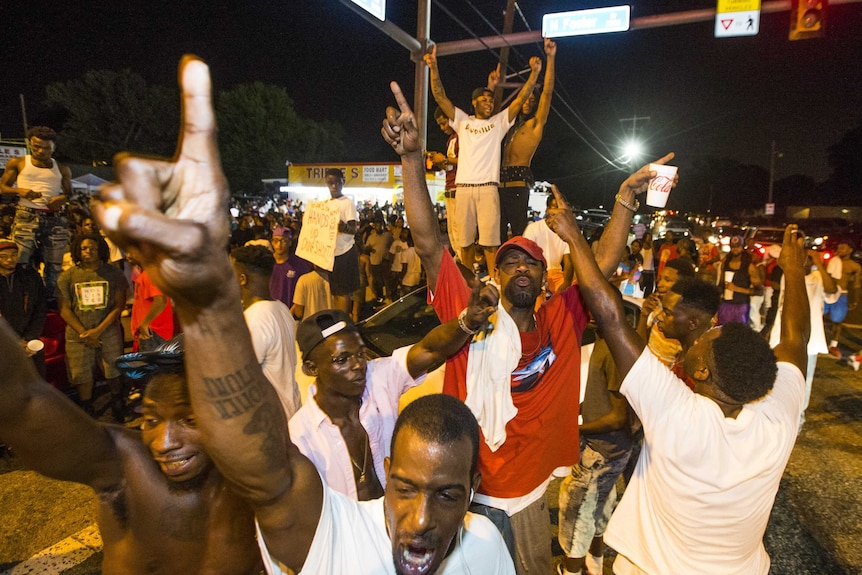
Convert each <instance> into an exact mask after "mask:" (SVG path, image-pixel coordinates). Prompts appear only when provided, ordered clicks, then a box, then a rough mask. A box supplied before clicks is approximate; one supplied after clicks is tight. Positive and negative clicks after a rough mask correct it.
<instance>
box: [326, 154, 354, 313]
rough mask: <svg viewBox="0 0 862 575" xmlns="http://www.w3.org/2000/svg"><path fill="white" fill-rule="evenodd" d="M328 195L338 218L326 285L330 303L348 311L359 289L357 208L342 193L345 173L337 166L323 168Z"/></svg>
mask: <svg viewBox="0 0 862 575" xmlns="http://www.w3.org/2000/svg"><path fill="white" fill-rule="evenodd" d="M324 174H325V176H326V179H325V181H326V187H327V188H329V195H330V199H329V200H327V202H329V203H331V204H333V205H336V206H338V209H339V210H340V213H341V220H340V221H339V222H338V233H337V234H336V237H335V262H334V263H333V267H332V271H331V273H330V274H329V288H330V290H331V292H332V305H333V306H334V307H335V308H337V309H340V310H342V311H344V312H345V313H350V310H351V308H352V302H351V299H352V297H353V292H355V291H356V290H357V289H359V252H358V251H357V250H356V240H355V237H354V236H355V235H356V230H357V225H356V222H357V221H358V220H359V212H357V211H356V204H354V203H353V200H351V199H350V198H348V197H346V196H344V195H343V194H342V190H343V189H344V173H342V171H341V170H339V169H338V168H328V169H327V170H326V172H324Z"/></svg>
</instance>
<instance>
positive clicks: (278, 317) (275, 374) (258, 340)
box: [230, 245, 302, 419]
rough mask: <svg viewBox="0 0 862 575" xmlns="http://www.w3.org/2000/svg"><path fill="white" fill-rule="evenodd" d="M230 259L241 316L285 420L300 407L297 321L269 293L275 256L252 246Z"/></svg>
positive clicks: (236, 252)
mask: <svg viewBox="0 0 862 575" xmlns="http://www.w3.org/2000/svg"><path fill="white" fill-rule="evenodd" d="M230 259H231V261H232V262H233V269H234V272H235V274H236V277H237V280H238V281H239V287H240V295H241V297H242V309H243V316H244V317H245V323H246V325H247V326H248V331H249V333H250V334H251V343H252V345H253V346H254V353H255V355H256V356H257V361H258V363H260V367H261V368H263V373H264V375H266V378H267V379H268V380H269V382H270V383H271V384H272V386H273V387H274V388H275V391H277V392H278V397H279V399H281V405H282V407H284V415H285V417H287V418H288V419H290V418H291V417H292V416H293V414H294V413H296V412H297V410H298V409H299V408H300V406H301V405H302V403H301V400H300V396H299V386H298V385H297V384H296V376H295V373H296V345H294V342H295V341H296V320H294V319H293V316H292V315H291V314H290V310H289V309H288V307H287V306H286V305H284V304H283V303H282V302H281V301H279V300H277V299H273V297H272V295H271V293H270V290H269V282H270V278H271V277H272V268H273V267H274V266H275V257H274V256H273V255H272V253H270V251H269V250H268V249H266V248H265V247H263V246H254V245H252V246H244V247H241V248H234V249H233V250H231V252H230Z"/></svg>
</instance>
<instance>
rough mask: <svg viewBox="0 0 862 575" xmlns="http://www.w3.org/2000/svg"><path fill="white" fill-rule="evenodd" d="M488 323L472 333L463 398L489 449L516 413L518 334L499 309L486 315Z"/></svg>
mask: <svg viewBox="0 0 862 575" xmlns="http://www.w3.org/2000/svg"><path fill="white" fill-rule="evenodd" d="M488 321H489V322H490V325H489V327H488V328H487V329H486V330H484V331H481V332H479V333H478V334H476V335H475V336H474V337H473V341H472V342H471V343H470V351H469V353H468V356H467V398H466V400H465V401H464V403H465V404H466V405H467V407H469V408H470V411H472V412H473V415H475V416H476V420H477V421H478V422H479V427H481V428H482V433H483V434H484V435H485V443H487V444H488V447H490V448H491V451H497V449H499V448H500V446H501V445H503V443H504V442H505V441H506V424H507V423H508V422H509V421H511V420H512V419H513V418H514V417H515V415H517V413H518V409H517V408H516V407H515V404H514V403H513V402H512V383H511V382H512V372H513V371H515V369H516V368H517V367H518V360H519V359H520V357H521V335H520V333H519V332H518V326H517V325H515V321H514V320H513V319H512V317H511V316H510V315H509V314H508V313H507V312H506V310H505V309H503V304H502V301H501V302H500V304H498V305H497V312H496V313H495V314H493V315H492V316H491V317H490V318H488Z"/></svg>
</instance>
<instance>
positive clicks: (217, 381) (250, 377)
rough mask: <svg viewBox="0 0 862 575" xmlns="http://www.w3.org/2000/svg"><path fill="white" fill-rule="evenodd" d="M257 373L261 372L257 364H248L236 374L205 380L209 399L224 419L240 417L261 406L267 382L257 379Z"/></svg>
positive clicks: (206, 378)
mask: <svg viewBox="0 0 862 575" xmlns="http://www.w3.org/2000/svg"><path fill="white" fill-rule="evenodd" d="M256 371H257V372H258V373H259V372H260V368H259V366H258V365H257V364H248V365H246V366H245V367H244V368H242V369H241V370H239V371H237V372H235V373H231V374H228V375H225V376H222V377H205V378H204V387H205V388H206V393H207V397H209V399H210V403H211V404H212V405H213V406H215V408H216V409H217V410H218V412H219V416H221V418H222V419H231V418H233V417H239V416H240V415H243V414H246V413H248V412H249V411H252V410H253V409H255V408H257V406H258V405H260V403H261V401H262V399H263V391H264V390H263V388H262V387H261V386H262V385H264V384H265V382H264V381H262V380H260V379H259V378H258V379H255V377H254V374H255V372H256Z"/></svg>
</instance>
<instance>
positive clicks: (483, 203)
mask: <svg viewBox="0 0 862 575" xmlns="http://www.w3.org/2000/svg"><path fill="white" fill-rule="evenodd" d="M424 58H425V63H426V64H427V65H428V68H429V69H430V71H431V93H432V94H433V96H434V100H435V101H436V102H437V105H438V106H440V108H441V109H442V110H443V112H444V113H445V114H446V117H447V118H449V123H450V125H451V126H452V128H454V129H455V132H457V134H458V146H459V156H458V172H457V174H456V175H455V186H456V193H457V196H458V201H457V202H456V203H455V210H456V213H455V218H456V219H457V226H458V240H459V242H460V244H461V245H459V246H452V247H453V249H456V250H460V256H461V262H462V263H464V264H470V263H472V259H471V258H470V257H469V256H470V255H471V254H470V253H469V251H470V250H469V248H470V247H471V246H472V245H473V242H475V241H476V237H477V230H478V240H479V245H480V246H481V248H482V250H483V251H484V252H485V264H486V265H487V266H488V273H489V274H491V275H492V276H493V272H494V255H495V253H496V251H497V247H498V246H499V245H500V196H499V193H498V189H497V188H498V187H499V184H500V144H501V143H502V142H503V138H505V137H506V132H508V130H509V128H510V127H511V126H512V122H513V121H514V120H515V117H516V116H517V115H518V112H519V111H520V110H521V106H522V105H523V104H524V102H525V101H526V100H527V97H528V96H529V95H530V94H531V93H532V92H533V87H534V86H535V85H536V79H538V77H539V72H541V70H542V61H541V59H539V58H537V57H535V56H534V57H532V58H530V76H529V78H527V82H526V83H525V84H524V87H523V88H521V91H520V92H518V95H517V96H516V97H515V98H514V100H512V103H511V104H509V107H508V108H506V109H505V110H503V111H501V112H498V113H497V114H493V111H494V94H493V92H491V90H490V89H488V88H477V89H475V90H473V95H472V102H473V108H474V110H475V114H474V115H472V116H468V115H467V114H466V113H465V112H464V111H463V110H461V109H460V108H456V107H455V105H454V104H453V103H452V101H451V100H450V99H449V98H448V97H447V96H446V90H444V89H443V82H441V80H440V72H439V70H438V69H437V46H436V45H434V46H432V47H431V51H430V52H429V53H427V54H425V56H424ZM492 114H493V115H492ZM451 217H452V216H451V215H450V218H451ZM408 219H409V218H408ZM411 225H412V222H411Z"/></svg>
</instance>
